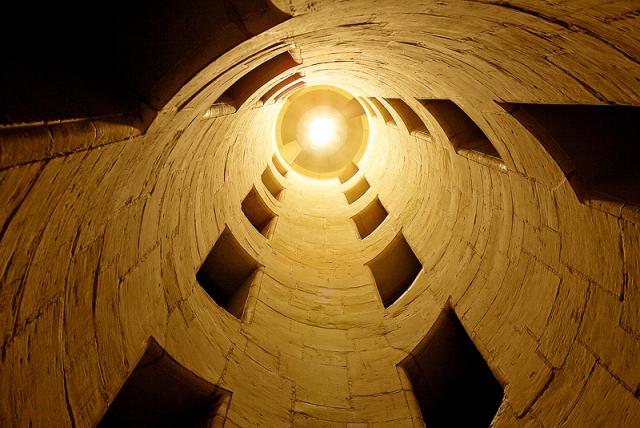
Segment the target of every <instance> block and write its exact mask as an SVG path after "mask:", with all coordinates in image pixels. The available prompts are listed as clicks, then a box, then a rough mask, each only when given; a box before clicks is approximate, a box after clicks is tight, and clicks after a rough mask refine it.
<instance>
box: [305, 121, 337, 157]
mask: <svg viewBox="0 0 640 428" xmlns="http://www.w3.org/2000/svg"><path fill="white" fill-rule="evenodd" d="M306 128H307V129H306V131H307V137H309V142H310V143H311V146H312V147H314V148H316V149H320V148H323V147H327V146H329V145H330V144H331V143H333V142H334V141H335V139H336V137H337V132H336V131H337V129H336V121H335V120H334V119H333V118H331V117H330V116H317V117H314V118H313V119H311V120H309V121H308V122H307V123H306Z"/></svg>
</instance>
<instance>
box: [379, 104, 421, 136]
mask: <svg viewBox="0 0 640 428" xmlns="http://www.w3.org/2000/svg"><path fill="white" fill-rule="evenodd" d="M386 101H387V102H388V103H389V105H390V106H391V107H393V109H394V110H395V111H396V113H398V116H400V119H402V122H403V123H404V125H405V126H406V127H407V130H408V131H409V133H410V134H413V135H416V136H422V137H429V136H430V134H429V131H428V130H427V126H426V125H425V124H424V122H423V121H422V119H420V116H418V114H417V113H416V112H415V111H414V110H413V109H412V108H411V107H410V106H409V104H407V103H405V102H404V101H403V100H401V99H399V98H388V99H387V100H386Z"/></svg>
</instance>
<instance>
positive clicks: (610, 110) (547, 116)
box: [502, 103, 640, 206]
mask: <svg viewBox="0 0 640 428" xmlns="http://www.w3.org/2000/svg"><path fill="white" fill-rule="evenodd" d="M502 105H503V107H505V109H507V111H509V112H510V113H511V115H513V116H514V117H515V118H516V119H517V120H518V121H519V122H520V123H522V124H523V125H524V126H525V127H526V128H527V129H528V130H529V132H531V133H532V134H533V135H534V136H535V137H536V138H537V139H538V141H540V143H541V144H542V145H543V146H544V147H545V149H546V150H547V151H548V152H549V154H550V155H551V156H552V157H553V158H554V160H555V161H556V162H557V163H558V166H559V167H560V168H561V169H562V170H563V172H564V173H565V175H566V176H567V177H568V178H569V179H570V180H569V181H570V182H571V184H572V185H573V186H574V189H575V191H576V193H577V194H578V196H579V197H580V199H582V200H586V199H608V200H613V201H619V202H624V203H628V204H631V205H636V206H637V205H640V168H639V167H638V158H640V144H638V137H639V136H640V107H630V106H610V105H541V104H507V103H505V104H502Z"/></svg>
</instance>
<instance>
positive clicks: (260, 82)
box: [207, 52, 298, 117]
mask: <svg viewBox="0 0 640 428" xmlns="http://www.w3.org/2000/svg"><path fill="white" fill-rule="evenodd" d="M297 65H298V63H296V62H295V61H294V60H293V58H292V57H291V55H290V54H289V52H283V53H281V54H279V55H276V56H275V57H273V58H271V59H269V60H267V61H265V62H263V63H262V64H260V65H259V66H257V67H256V68H254V69H253V70H251V71H249V72H248V73H247V74H245V75H244V76H242V77H240V79H238V80H237V81H236V82H235V83H234V84H233V85H231V86H230V87H229V89H227V90H226V91H225V92H224V94H222V96H220V98H219V99H218V100H217V101H216V102H215V103H214V106H216V105H224V106H225V107H224V108H218V109H217V110H218V111H221V112H227V113H225V114H229V113H228V112H233V111H231V110H232V109H235V110H234V111H237V110H239V109H240V107H241V106H242V105H243V104H244V103H245V102H246V101H247V100H248V99H249V98H250V97H251V96H252V95H253V94H254V93H256V92H257V91H258V90H259V89H260V88H261V87H263V86H264V85H266V84H267V83H269V81H271V80H273V79H275V78H276V77H278V76H279V75H280V74H282V73H284V72H286V71H287V70H290V69H292V68H293V67H295V66H297ZM214 106H212V108H210V109H209V110H210V111H211V112H212V113H210V115H209V116H207V117H215V116H214V115H213V112H214V110H215V109H213V107H214Z"/></svg>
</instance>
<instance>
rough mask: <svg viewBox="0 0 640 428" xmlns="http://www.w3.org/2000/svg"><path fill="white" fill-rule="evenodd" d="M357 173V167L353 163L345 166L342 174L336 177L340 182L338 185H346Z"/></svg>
mask: <svg viewBox="0 0 640 428" xmlns="http://www.w3.org/2000/svg"><path fill="white" fill-rule="evenodd" d="M358 171H359V169H358V165H356V164H355V163H353V162H351V163H350V164H349V165H347V166H346V167H345V168H344V169H343V170H342V172H341V173H340V175H339V176H338V179H339V180H340V183H346V182H347V181H349V179H350V178H351V177H353V176H354V175H356V174H357V173H358Z"/></svg>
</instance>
